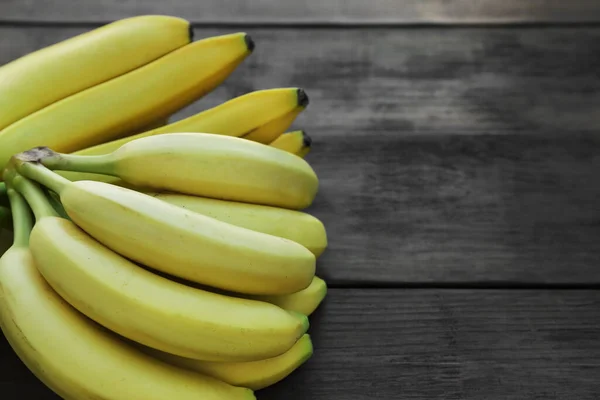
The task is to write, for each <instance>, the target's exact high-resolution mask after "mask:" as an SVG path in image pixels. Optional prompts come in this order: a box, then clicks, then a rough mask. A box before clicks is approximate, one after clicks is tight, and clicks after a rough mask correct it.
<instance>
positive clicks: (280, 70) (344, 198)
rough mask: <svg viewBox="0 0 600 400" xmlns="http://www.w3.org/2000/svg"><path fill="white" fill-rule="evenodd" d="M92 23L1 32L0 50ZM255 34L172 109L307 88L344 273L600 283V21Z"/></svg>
mask: <svg viewBox="0 0 600 400" xmlns="http://www.w3.org/2000/svg"><path fill="white" fill-rule="evenodd" d="M82 31H83V29H76V28H61V29H51V28H30V29H21V28H8V27H3V28H0V36H1V37H4V38H8V39H9V40H2V41H0V62H7V61H8V60H10V59H12V58H14V57H17V56H18V55H20V54H26V53H27V52H30V51H33V50H35V49H36V48H40V47H42V46H44V45H47V44H49V43H52V42H54V41H57V40H59V39H61V38H65V37H69V36H71V35H74V34H76V33H78V32H82ZM226 32H230V31H229V30H224V29H198V30H197V31H196V33H197V37H207V36H210V35H215V34H221V33H226ZM249 32H250V33H251V34H252V36H253V37H254V38H255V41H256V42H257V49H256V51H255V54H253V55H252V56H251V57H250V58H249V60H248V61H247V62H246V63H245V64H244V65H242V66H241V67H240V68H239V69H238V71H236V72H235V73H234V74H233V75H232V76H231V78H230V79H229V80H228V81H227V82H226V83H225V84H224V85H222V86H221V87H220V88H218V89H217V90H216V91H215V92H214V93H212V94H211V95H209V96H208V97H206V98H205V99H203V100H201V101H199V102H197V103H196V104H194V105H192V106H190V107H188V108H187V109H185V110H183V111H182V112H180V113H179V114H178V115H177V116H176V117H175V119H178V118H182V117H184V116H188V115H191V114H193V113H195V112H198V111H200V110H202V109H205V108H208V107H211V106H214V105H217V104H219V103H221V102H222V101H225V100H227V99H230V98H232V97H234V96H237V95H241V94H243V93H247V92H250V91H252V90H257V89H263V88H271V87H278V86H301V87H304V88H305V89H306V90H307V92H308V94H309V96H310V97H311V105H310V106H309V108H308V110H307V111H306V112H305V113H304V114H303V115H301V116H300V117H299V118H298V121H297V123H295V124H294V127H295V128H304V129H306V130H307V131H308V133H309V134H310V135H311V136H312V138H313V139H314V148H313V151H312V152H311V154H310V155H309V156H308V160H309V161H310V162H311V163H312V164H313V165H314V167H315V169H316V171H317V173H318V174H319V176H320V179H321V182H322V184H321V191H320V194H319V196H318V198H317V201H316V202H315V205H314V207H312V208H311V209H310V211H311V212H313V213H314V214H315V215H317V216H318V217H320V218H322V219H323V221H324V222H325V223H326V226H327V229H328V232H329V236H330V248H329V250H328V251H327V252H326V254H325V255H324V256H323V258H322V259H321V260H320V263H319V268H320V273H321V274H322V275H323V276H324V277H325V278H327V279H328V280H329V281H330V283H331V284H332V285H334V286H335V285H365V284H373V285H386V286H393V285H398V284H424V283H426V284H443V285H447V284H483V285H515V284H517V285H530V284H531V285H537V284H559V285H560V284H598V283H600V269H599V268H597V265H598V264H599V262H600V246H598V245H597V243H599V242H600V223H599V221H600V208H599V207H598V206H597V205H598V203H599V200H600V185H598V184H597V182H598V181H597V178H596V171H598V170H599V167H600V157H599V156H598V154H600V136H599V135H600V134H599V133H598V128H597V127H598V126H600V113H598V112H597V105H598V104H600V76H599V73H598V71H600V29H595V28H594V29H581V28H561V29H554V28H552V29H551V28H543V29H538V28H536V29H474V28H473V29H451V30H444V29H419V30H395V29H362V30H352V29H311V30H282V29H253V30H249Z"/></svg>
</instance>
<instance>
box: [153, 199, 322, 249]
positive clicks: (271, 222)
mask: <svg viewBox="0 0 600 400" xmlns="http://www.w3.org/2000/svg"><path fill="white" fill-rule="evenodd" d="M146 194H148V195H150V196H153V197H156V198H157V199H160V200H162V201H166V202H167V203H170V204H174V205H176V206H179V207H182V208H185V209H187V210H190V211H193V212H197V213H200V214H203V215H206V216H209V217H211V218H214V219H218V220H219V221H223V222H227V223H229V224H232V225H236V226H241V227H243V228H247V229H251V230H253V231H257V232H262V233H267V234H269V235H273V236H278V237H282V238H285V239H289V240H293V241H294V242H296V243H299V244H301V245H302V246H304V247H306V248H307V249H308V250H310V251H311V252H312V253H313V254H314V255H315V257H318V256H320V255H321V254H322V253H323V251H324V250H325V248H326V247H327V233H326V231H325V227H324V226H323V223H322V222H321V221H319V220H318V219H317V218H315V217H313V216H312V215H310V214H307V213H304V212H301V211H296V210H287V209H285V208H279V207H270V206H263V205H259V204H249V203H240V202H236V201H226V200H217V199H211V198H208V197H198V196H190V195H185V194H179V193H168V192H166V193H157V192H146Z"/></svg>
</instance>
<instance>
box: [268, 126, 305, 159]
mask: <svg viewBox="0 0 600 400" xmlns="http://www.w3.org/2000/svg"><path fill="white" fill-rule="evenodd" d="M311 145H312V139H311V137H310V136H308V134H307V133H306V132H304V131H293V132H286V133H284V134H282V135H280V136H279V137H278V138H277V139H275V140H274V141H272V142H271V143H270V144H269V146H271V147H275V148H276V149H280V150H284V151H287V152H288V153H292V154H295V155H297V156H298V157H304V156H306V155H307V154H308V152H309V151H310V147H311Z"/></svg>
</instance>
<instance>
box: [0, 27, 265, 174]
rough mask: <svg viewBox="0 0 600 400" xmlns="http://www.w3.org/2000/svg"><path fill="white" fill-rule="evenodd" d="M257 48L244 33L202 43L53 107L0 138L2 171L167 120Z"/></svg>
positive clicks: (198, 42)
mask: <svg viewBox="0 0 600 400" xmlns="http://www.w3.org/2000/svg"><path fill="white" fill-rule="evenodd" d="M253 48H254V44H253V42H252V40H251V39H250V37H249V36H248V35H246V34H245V33H236V34H231V35H224V36H216V37H211V38H208V39H204V40H200V41H197V42H195V43H192V44H189V45H187V46H184V47H182V48H179V49H177V50H175V51H173V52H171V53H170V54H168V55H166V56H164V57H161V58H160V59H158V60H156V61H153V62H151V63H149V64H147V65H145V66H143V67H140V68H138V69H136V70H134V71H131V72H129V73H127V74H124V75H121V76H120V77H117V78H115V79H112V80H109V81H107V82H104V83H102V84H99V85H97V86H94V87H92V88H90V89H87V90H84V91H82V92H79V93H77V94H74V95H72V96H70V97H67V98H65V99H63V100H61V101H58V102H56V103H53V104H51V105H49V106H47V107H45V108H43V109H41V110H39V111H37V112H35V113H33V114H31V115H29V116H27V117H25V118H23V119H21V120H19V121H18V122H16V123H14V124H12V125H10V126H9V127H7V128H6V129H4V130H3V131H2V132H0V143H2V147H1V150H0V167H4V166H5V165H6V163H7V162H8V160H9V159H10V157H11V156H12V155H13V154H16V153H18V152H20V151H24V150H27V149H30V148H32V147H34V146H39V145H41V144H43V145H46V146H50V147H52V148H54V149H56V150H58V151H65V152H73V151H76V150H80V149H83V148H86V147H89V146H92V145H95V144H98V143H102V142H106V141H108V140H111V139H114V138H116V137H119V136H120V135H122V134H124V133H125V132H128V131H131V129H134V128H135V127H139V126H142V125H144V124H149V123H151V122H152V121H154V120H156V119H160V118H162V117H167V116H169V115H171V114H172V113H173V112H175V111H176V110H179V109H180V108H182V107H184V106H185V105H187V104H190V103H191V102H193V101H195V100H196V99H198V98H199V97H201V96H203V95H205V94H206V93H208V92H210V91H211V90H213V89H214V88H215V87H216V86H218V85H219V84H220V83H221V82H222V81H223V79H225V78H226V76H227V75H228V74H225V76H223V75H224V74H223V70H224V69H228V68H229V72H230V71H231V70H232V69H233V68H235V67H236V66H237V65H238V64H239V63H241V62H242V61H243V60H244V59H245V58H246V57H247V56H248V55H249V54H250V52H251V50H252V49H253ZM216 76H218V78H217V79H216V78H215V77H216Z"/></svg>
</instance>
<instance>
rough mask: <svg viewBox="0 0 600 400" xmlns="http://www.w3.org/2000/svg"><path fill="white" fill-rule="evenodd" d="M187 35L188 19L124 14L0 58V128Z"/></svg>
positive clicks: (184, 40)
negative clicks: (0, 60)
mask: <svg viewBox="0 0 600 400" xmlns="http://www.w3.org/2000/svg"><path fill="white" fill-rule="evenodd" d="M191 35H192V30H191V28H190V24H189V22H187V21H186V20H184V19H181V18H175V17H169V16H160V15H152V16H140V17H133V18H126V19H122V20H120V21H117V22H113V23H111V24H108V25H105V26H103V27H101V28H98V29H94V30H92V31H90V32H86V33H84V34H81V35H78V36H75V37H72V38H70V39H67V40H64V41H62V42H59V43H57V44H54V45H52V46H48V47H46V48H43V49H41V50H38V51H35V52H33V53H29V54H28V55H25V56H23V57H21V58H18V59H16V60H14V61H12V62H10V63H8V64H5V65H3V66H2V67H0V110H2V112H1V113H0V130H2V129H4V128H6V127H7V126H9V125H10V124H12V123H14V122H16V121H18V120H20V119H21V118H24V117H26V116H28V115H29V114H32V113H34V112H36V111H38V110H40V109H42V108H44V107H46V106H48V105H50V104H52V103H54V102H56V101H59V100H62V99H64V98H66V97H68V96H70V95H73V94H75V93H78V92H81V91H83V90H85V89H88V88H91V87H93V86H96V85H98V84H100V83H102V82H105V81H108V80H110V79H112V78H115V77H118V76H120V75H122V74H125V73H127V72H129V71H133V70H134V69H136V68H139V67H141V66H143V65H145V64H147V63H149V62H151V61H154V60H156V59H157V58H159V57H162V56H164V55H165V54H167V53H169V52H171V51H173V50H175V49H177V48H179V47H181V46H184V45H186V44H188V43H189V42H190V41H191V40H192V37H191ZM38 144H39V143H38ZM3 167H4V163H0V169H2V168H3Z"/></svg>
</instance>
